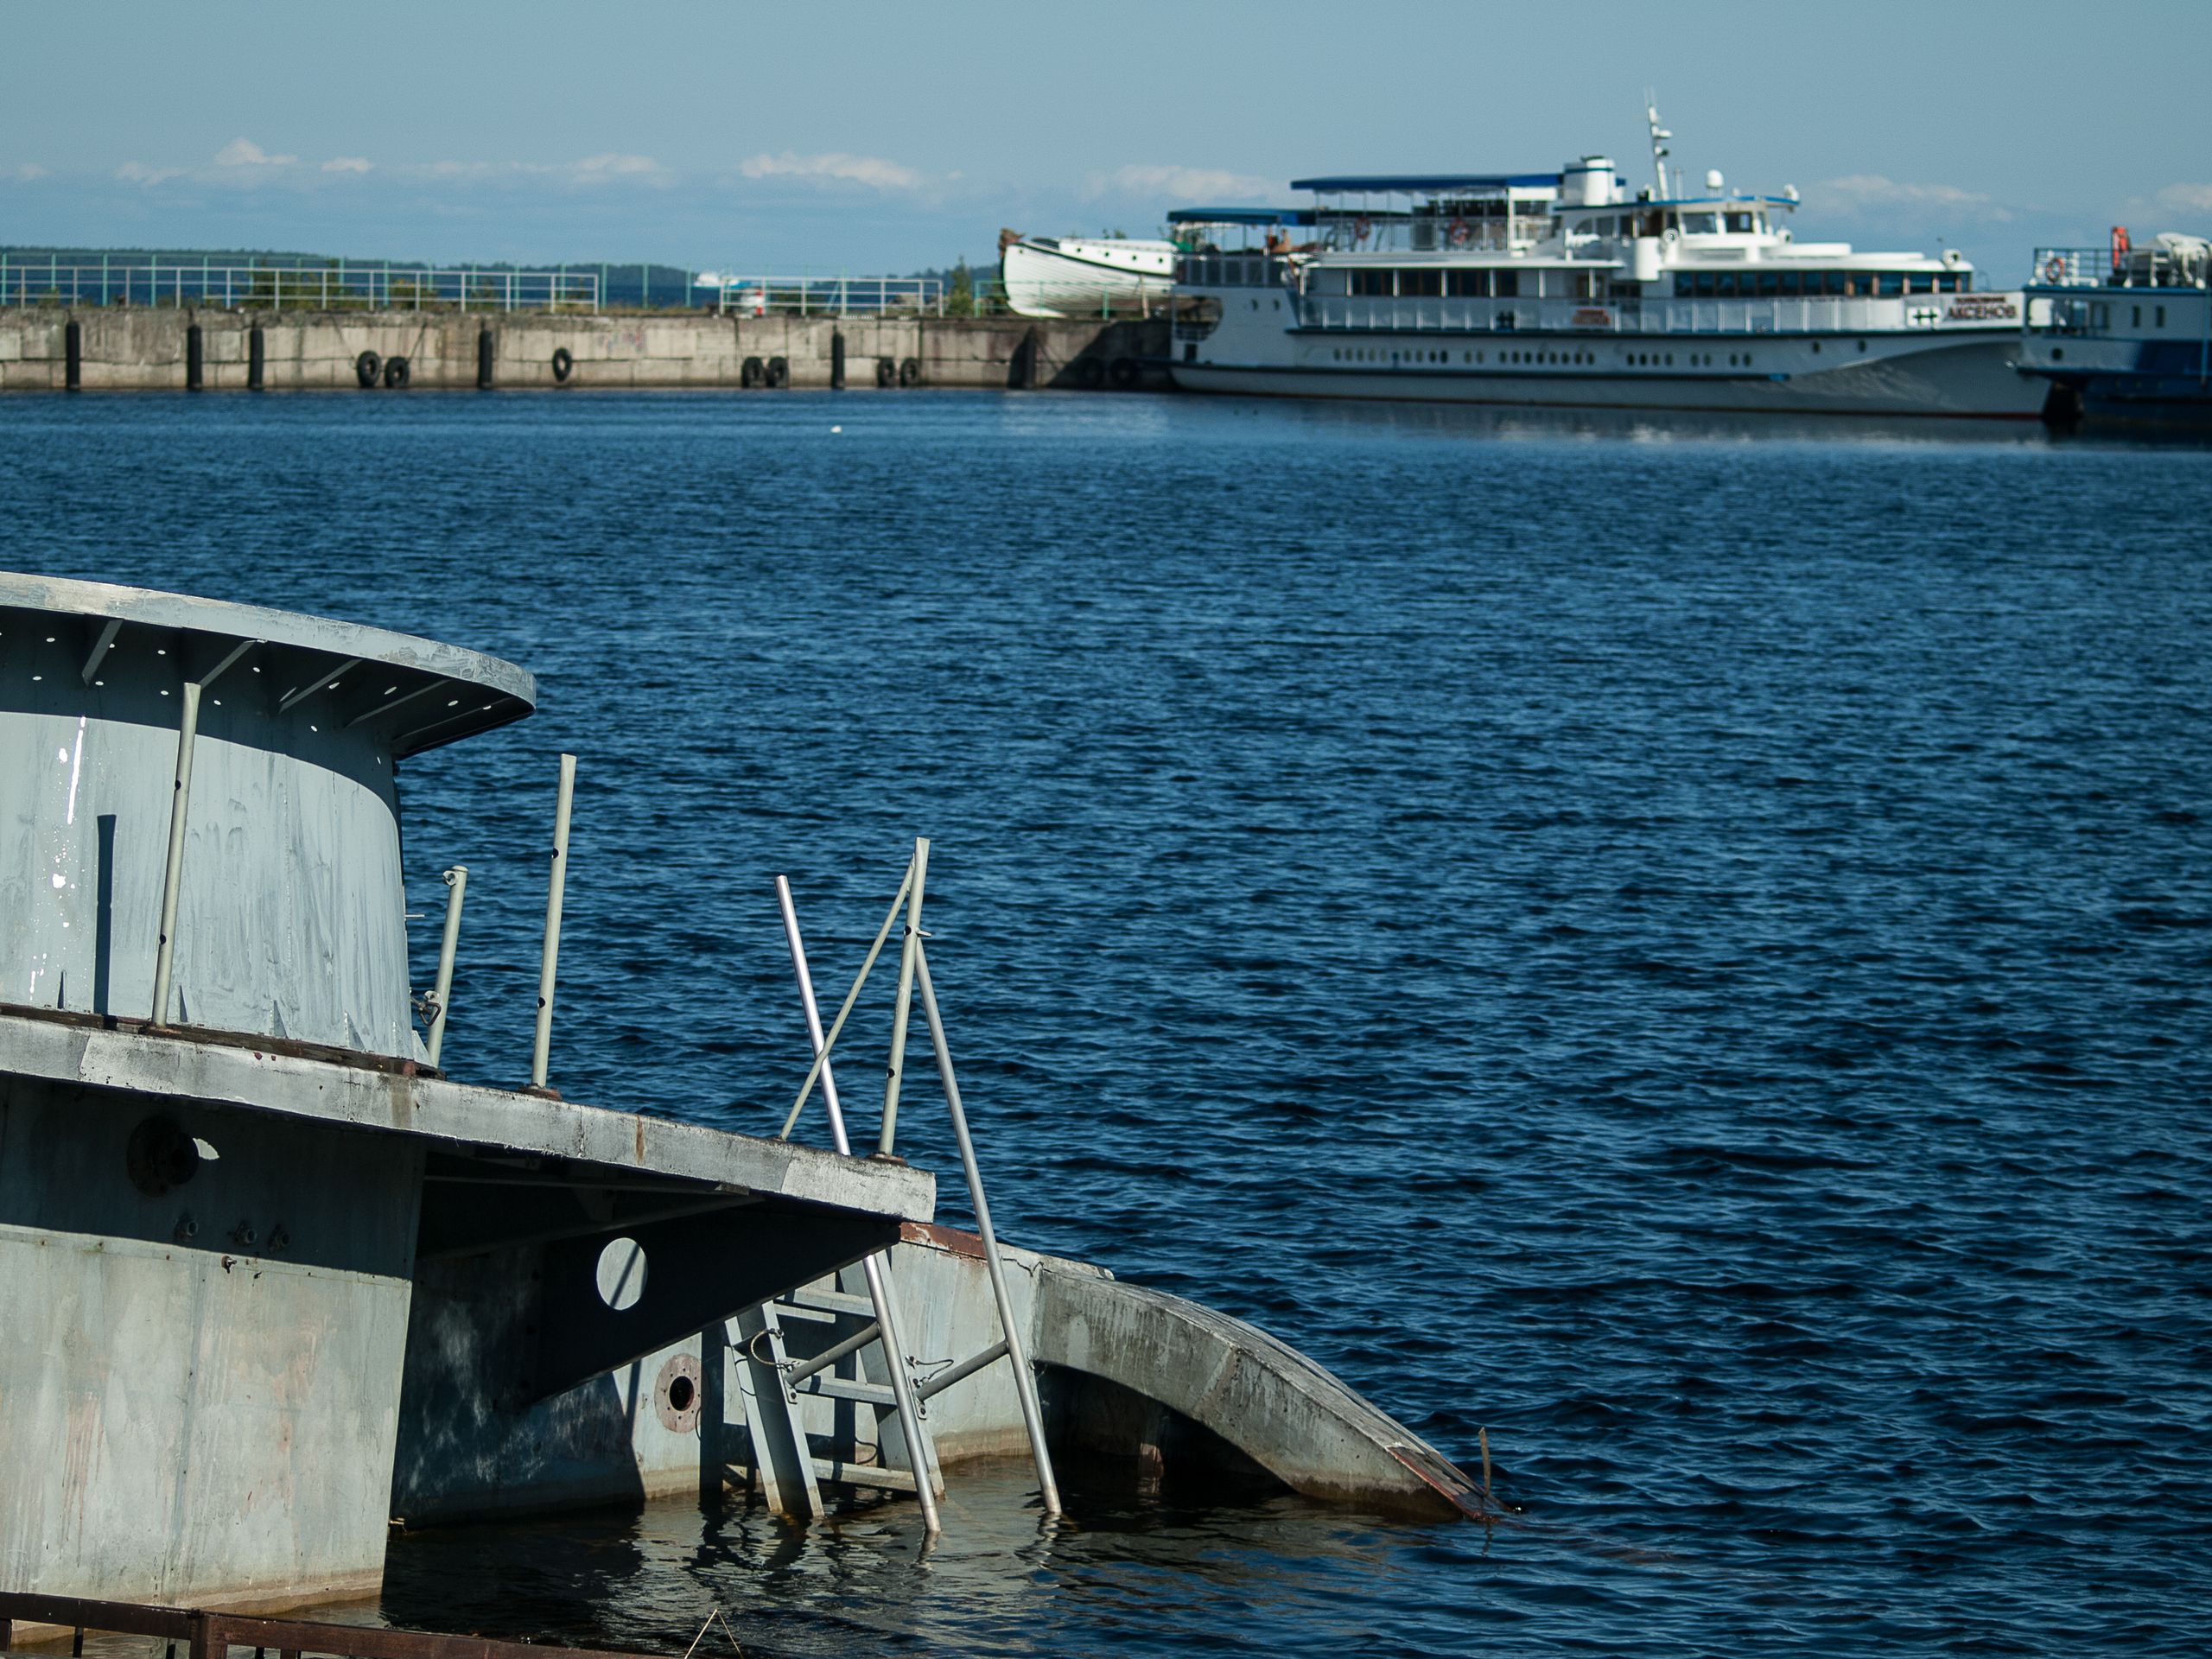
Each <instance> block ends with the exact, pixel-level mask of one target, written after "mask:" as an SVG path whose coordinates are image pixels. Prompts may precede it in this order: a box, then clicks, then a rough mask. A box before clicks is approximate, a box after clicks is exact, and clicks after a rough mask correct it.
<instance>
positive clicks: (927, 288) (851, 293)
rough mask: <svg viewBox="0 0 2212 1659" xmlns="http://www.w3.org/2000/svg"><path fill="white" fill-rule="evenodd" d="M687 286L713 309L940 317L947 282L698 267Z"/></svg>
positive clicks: (740, 312)
mask: <svg viewBox="0 0 2212 1659" xmlns="http://www.w3.org/2000/svg"><path fill="white" fill-rule="evenodd" d="M692 289H693V291H694V293H695V295H697V296H700V297H701V299H702V302H704V303H707V304H709V305H710V306H711V307H712V308H713V309H714V310H715V312H716V313H717V314H719V315H724V316H739V317H761V316H768V315H777V316H796V317H806V316H837V317H842V316H851V315H855V314H860V315H870V316H933V317H941V316H943V315H945V302H946V299H947V297H948V288H947V284H946V283H944V280H943V279H942V278H939V277H822V276H797V277H787V276H772V275H760V276H740V275H735V274H729V273H723V272H717V271H702V272H701V273H700V274H699V275H698V276H697V277H694V278H693V279H692ZM1086 291H1089V289H1088V288H1087V287H1086Z"/></svg>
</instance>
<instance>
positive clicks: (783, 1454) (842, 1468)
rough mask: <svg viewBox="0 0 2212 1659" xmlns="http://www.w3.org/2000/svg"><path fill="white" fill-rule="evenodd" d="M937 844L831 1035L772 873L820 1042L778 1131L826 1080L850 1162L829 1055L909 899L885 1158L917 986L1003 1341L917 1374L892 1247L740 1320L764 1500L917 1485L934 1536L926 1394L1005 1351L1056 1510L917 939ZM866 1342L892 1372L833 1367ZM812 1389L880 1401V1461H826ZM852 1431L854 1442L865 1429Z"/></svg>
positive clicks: (815, 1511)
mask: <svg viewBox="0 0 2212 1659" xmlns="http://www.w3.org/2000/svg"><path fill="white" fill-rule="evenodd" d="M929 855H930V844H929V842H928V841H927V840H926V839H918V840H916V842H914V855H913V859H912V861H911V862H910V863H909V864H908V865H907V867H906V875H905V877H904V879H903V880H901V881H900V882H899V891H898V893H896V894H894V895H893V899H892V901H891V908H890V910H889V911H888V912H887V913H886V914H885V916H884V918H883V925H882V926H881V927H880V928H879V929H878V930H877V931H876V936H875V942H874V944H873V945H871V946H870V947H869V949H868V957H867V958H866V960H865V961H863V962H862V963H861V969H860V972H859V973H858V974H857V975H856V976H855V977H854V980H853V985H852V988H851V990H849V991H848V992H847V993H846V995H845V1001H844V1004H843V1006H842V1007H840V1008H839V1010H838V1012H837V1018H836V1021H835V1022H834V1023H833V1024H832V1025H831V1026H830V1027H829V1032H828V1033H827V1035H825V1034H824V1033H823V1029H822V1015H821V1010H820V1008H819V1007H818V1006H817V1003H816V1001H815V996H814V979H813V976H812V975H811V974H810V972H809V971H808V968H807V961H806V947H805V944H804V941H803V940H802V938H800V935H799V928H798V912H797V910H796V908H795V907H794V906H793V905H792V902H791V883H790V882H789V881H788V880H785V878H784V877H782V876H780V875H779V876H778V877H777V878H776V898H777V900H778V903H779V906H781V908H782V911H783V918H784V936H785V940H786V942H787V943H788V944H789V945H790V947H791V969H792V971H793V973H794V974H795V975H796V976H797V977H798V990H799V1000H800V1002H801V1004H802V1005H803V1006H804V1010H805V1014H806V1029H807V1037H808V1039H809V1041H810V1044H811V1046H812V1047H813V1050H814V1064H813V1065H812V1066H811V1067H810V1069H809V1071H808V1072H807V1075H806V1081H805V1083H804V1084H802V1085H801V1086H800V1088H799V1093H798V1100H797V1101H796V1102H794V1103H793V1104H792V1106H791V1115H790V1116H788V1117H787V1118H785V1122H784V1128H783V1132H782V1135H781V1136H780V1137H779V1138H782V1139H785V1140H788V1139H789V1138H790V1137H791V1130H792V1128H794V1127H796V1126H797V1124H798V1118H799V1114H800V1113H801V1112H802V1111H804V1109H805V1107H806V1103H807V1100H808V1099H809V1097H810V1095H811V1094H812V1091H813V1089H814V1086H815V1084H816V1082H817V1080H819V1082H820V1084H821V1085H822V1103H823V1109H824V1110H825V1111H826V1112H827V1113H828V1115H829V1134H830V1139H831V1141H832V1142H833V1143H834V1144H835V1146H836V1149H837V1150H838V1151H839V1152H840V1153H842V1154H845V1155H846V1156H848V1157H849V1156H850V1155H851V1154H852V1146H851V1142H850V1141H849V1137H848V1136H847V1135H846V1131H845V1116H844V1110H843V1107H842V1102H841V1101H840V1098H839V1096H838V1093H837V1084H836V1074H835V1073H834V1072H833V1071H832V1070H831V1069H830V1065H829V1051H830V1049H831V1047H832V1046H834V1045H835V1044H836V1040H837V1037H838V1034H839V1033H841V1032H842V1031H843V1029H844V1027H845V1020H846V1019H847V1017H848V1016H849V1015H850V1014H851V1013H852V1011H853V1005H854V1003H855V1001H857V1000H858V998H859V996H860V993H861V987H862V986H863V985H864V984H865V983H866V982H867V981H868V974H869V972H870V970H872V969H874V966H875V963H876V958H877V957H879V956H880V954H881V953H882V950H883V946H884V944H885V943H886V941H887V940H888V939H889V938H890V937H891V930H892V928H893V925H896V924H897V922H898V920H899V910H900V907H901V906H904V907H905V909H906V932H905V937H904V938H903V940H902V942H901V944H900V949H899V995H898V1001H897V1002H896V1004H894V1006H893V1013H892V1029H891V1063H890V1066H889V1069H888V1071H887V1075H886V1078H885V1082H884V1091H883V1131H882V1137H881V1141H880V1145H879V1147H878V1148H877V1155H878V1156H880V1157H886V1158H888V1157H893V1156H894V1155H895V1154H893V1147H894V1145H895V1144H896V1140H897V1134H898V1124H899V1090H900V1085H901V1084H902V1081H903V1078H904V1073H905V1070H906V1035H907V1028H908V1022H909V1015H910V1014H911V1012H912V1004H913V993H914V991H915V990H916V989H917V988H918V989H919V990H920V992H921V998H922V1012H923V1016H924V1019H925V1021H926V1023H927V1025H928V1027H929V1033H930V1040H931V1046H932V1048H933V1049H934V1050H935V1051H936V1056H937V1068H938V1082H939V1083H940V1084H942V1085H943V1087H944V1099H945V1107H946V1110H947V1111H948V1113H949V1114H950V1117H951V1120H952V1130H953V1136H954V1139H955V1140H956V1141H957V1142H958V1145H959V1148H960V1164H961V1173H962V1174H963V1176H964V1177H965V1179H966V1180H967V1184H968V1192H969V1198H970V1199H971V1200H972V1202H973V1205H974V1207H975V1211H976V1231H977V1232H978V1233H980V1234H981V1235H982V1244H983V1262H984V1266H985V1268H987V1269H988V1273H989V1275H990V1281H991V1296H992V1300H993V1303H994V1305H995V1308H996V1311H997V1314H998V1324H999V1340H998V1341H996V1342H995V1343H993V1344H989V1345H988V1346H987V1347H985V1348H984V1349H982V1351H980V1352H978V1353H975V1354H972V1355H970V1356H969V1357H967V1358H966V1359H963V1360H962V1361H960V1362H959V1363H957V1364H955V1365H952V1366H950V1367H948V1368H946V1369H945V1370H941V1371H939V1372H938V1373H936V1374H935V1375H934V1376H930V1377H928V1378H927V1379H924V1378H922V1377H920V1376H917V1375H916V1374H915V1372H914V1370H913V1367H914V1364H915V1360H914V1357H913V1356H912V1354H910V1353H908V1352H907V1351H906V1344H905V1343H904V1342H903V1341H902V1340H901V1339H900V1336H899V1318H898V1309H897V1306H896V1304H895V1299H894V1297H893V1290H892V1279H891V1272H890V1266H891V1258H890V1253H889V1252H888V1251H880V1252H878V1253H877V1254H875V1255H871V1256H869V1257H868V1258H867V1259H866V1260H865V1261H863V1262H861V1268H860V1274H859V1277H860V1281H861V1284H860V1285H859V1286H856V1285H855V1284H854V1283H853V1282H852V1279H853V1273H852V1270H851V1269H849V1268H848V1269H846V1270H845V1272H844V1274H841V1275H840V1278H841V1281H842V1283H841V1284H840V1285H837V1286H831V1285H829V1284H828V1283H827V1282H826V1281H817V1282H816V1283H815V1284H812V1285H807V1286H801V1287H797V1288H795V1289H792V1290H790V1291H787V1292H785V1294H783V1295H781V1296H779V1297H778V1298H776V1299H775V1300H772V1301H769V1302H764V1303H762V1304H761V1305H760V1306H757V1307H753V1308H750V1309H747V1311H746V1312H745V1313H741V1314H740V1315H739V1316H738V1319H737V1320H736V1321H735V1324H736V1326H737V1338H738V1340H737V1347H738V1351H739V1358H740V1372H739V1375H740V1382H741V1386H740V1390H739V1391H740V1393H741V1395H742V1397H743V1400H744V1406H745V1413H746V1424H747V1429H748V1430H749V1432H750V1433H751V1435H752V1440H753V1466H754V1468H755V1469H756V1470H758V1471H759V1472H760V1482H761V1486H762V1489H763V1492H764V1494H765V1496H766V1497H767V1500H768V1504H769V1507H770V1508H771V1509H772V1510H776V1511H778V1512H779V1513H781V1514H784V1515H787V1516H791V1517H793V1518H794V1519H811V1518H813V1517H815V1516H820V1515H823V1514H824V1513H826V1507H825V1505H824V1503H823V1497H822V1488H823V1485H825V1484H828V1485H836V1486H848V1487H855V1486H868V1487H874V1488H877V1489H880V1490H883V1491H911V1492H912V1493H913V1494H914V1496H915V1497H916V1499H917V1500H918V1502H919V1503H920V1505H921V1510H922V1518H923V1522H924V1525H925V1528H926V1529H927V1530H928V1531H929V1532H930V1533H931V1534H935V1533H937V1532H939V1531H941V1530H942V1528H943V1523H942V1521H941V1519H940V1516H939V1514H938V1504H937V1500H938V1497H941V1496H942V1495H943V1494H944V1475H943V1473H942V1472H941V1471H940V1469H939V1466H938V1456H937V1447H936V1444H935V1442H934V1441H933V1440H932V1439H931V1435H930V1432H929V1424H928V1417H927V1408H926V1404H925V1402H926V1401H927V1400H928V1399H929V1398H930V1397H931V1395H936V1394H938V1393H941V1392H943V1391H944V1389H948V1388H950V1387H952V1386H953V1385H954V1384H955V1383H960V1382H962V1381H964V1380H965V1379H966V1378H968V1377H970V1376H975V1375H976V1373H978V1372H980V1371H982V1370H986V1369H987V1368H988V1367H989V1366H991V1365H994V1364H995V1363H998V1362H999V1361H1000V1360H1005V1361H1006V1362H1007V1364H1008V1365H1009V1366H1010V1367H1011V1368H1012V1370H1013V1373H1014V1395H1015V1397H1016V1399H1017V1401H1018V1402H1019V1403H1020V1408H1021V1417H1022V1425H1023V1427H1024V1428H1025V1429H1026V1430H1027V1433H1028V1438H1029V1449H1030V1454H1031V1457H1032V1459H1033V1461H1034V1463H1035V1465H1036V1469H1037V1482H1038V1487H1039V1496H1040V1497H1041V1498H1042V1500H1043V1506H1044V1510H1045V1513H1046V1515H1048V1516H1057V1515H1058V1514H1059V1513H1060V1512H1061V1509H1060V1493H1059V1485H1058V1482H1057V1481H1056V1480H1055V1478H1053V1473H1052V1454H1051V1453H1050V1452H1049V1451H1047V1449H1046V1445H1045V1425H1044V1413H1043V1410H1042V1408H1041V1407H1040V1405H1039V1402H1038V1398H1037V1382H1036V1377H1035V1376H1034V1375H1033V1372H1032V1371H1031V1370H1030V1365H1029V1357H1028V1354H1027V1351H1026V1350H1025V1348H1024V1346H1023V1344H1022V1340H1021V1334H1020V1326H1019V1322H1018V1321H1017V1320H1016V1319H1015V1318H1014V1308H1013V1303H1012V1300H1011V1299H1010V1297H1009V1296H1008V1294H1007V1282H1006V1265H1005V1262H1004V1260H1003V1259H1002V1257H1001V1255H1000V1253H999V1247H998V1236H997V1234H996V1233H995V1231H994V1230H993V1229H992V1226H991V1211H990V1205H989V1202H988V1199H987V1198H985V1197H984V1194H983V1179H982V1172H981V1171H980V1170H979V1169H978V1168H977V1166H976V1145H975V1141H974V1140H973V1138H972V1137H971V1136H970V1135H969V1131H968V1115H967V1112H966V1110H965V1109H964V1108H963V1106H962V1104H961V1100H960V1084H959V1080H958V1079H957V1077H956V1076H955V1075H954V1073H953V1069H952V1052H951V1050H950V1047H949V1046H948V1045H947V1043H946V1041H945V1034H944V1016H943V1015H942V1014H940V1013H939V1011H938V1002H937V992H936V988H935V987H934V986H933V985H932V984H931V980H930V969H929V959H928V956H927V954H926V952H925V950H924V949H923V945H922V941H923V939H924V938H925V935H924V933H923V931H922V891H923V887H924V884H925V881H926V880H927V877H928V874H929ZM861 1286H864V1287H865V1290H866V1294H865V1295H861V1294H855V1293H856V1291H857V1290H858V1289H859V1288H860V1287H861ZM841 1319H858V1320H861V1321H863V1323H861V1324H860V1325H859V1326H858V1328H857V1329H855V1330H852V1331H850V1332H848V1333H846V1334H844V1335H842V1336H840V1337H837V1338H836V1339H834V1340H832V1341H831V1342H829V1344H828V1345H826V1346H825V1347H823V1348H821V1349H820V1350H819V1351H816V1352H814V1353H813V1354H812V1355H811V1356H810V1357H806V1358H803V1359H800V1358H794V1357H792V1355H791V1350H790V1346H789V1344H787V1342H786V1334H787V1333H786V1331H785V1323H786V1321H823V1320H827V1321H829V1322H831V1323H832V1325H834V1324H835V1323H836V1321H839V1320H841ZM870 1350H874V1351H875V1357H876V1358H877V1361H878V1364H877V1370H878V1371H879V1373H880V1376H882V1377H883V1379H884V1380H883V1381H880V1382H877V1381H873V1380H870V1379H868V1377H867V1376H865V1375H863V1376H857V1377H853V1376H842V1375H839V1374H838V1371H837V1370H836V1368H837V1367H838V1366H839V1365H840V1364H841V1363H842V1362H844V1361H846V1360H847V1359H853V1360H855V1363H861V1364H864V1363H865V1361H864V1359H863V1356H866V1355H867V1354H868V1351H870ZM810 1396H812V1397H824V1396H826V1397H828V1398H829V1399H832V1400H837V1401H840V1402H849V1403H850V1404H852V1405H853V1406H854V1407H855V1408H860V1407H867V1408H871V1409H873V1410H874V1413H875V1419H876V1421H875V1428H876V1442H875V1444H876V1452H877V1456H876V1461H875V1462H874V1463H861V1462H857V1461H855V1460H852V1459H838V1458H836V1457H819V1456H817V1455H816V1454H815V1452H814V1450H813V1448H812V1446H811V1444H810V1439H809V1436H808V1434H807V1433H806V1430H805V1428H804V1423H803V1421H802V1418H801V1402H802V1401H803V1400H804V1399H806V1398H808V1397H810ZM893 1430H895V1431H896V1433H897V1435H898V1442H897V1445H896V1446H895V1447H894V1446H893V1442H892V1440H891V1438H890V1436H891V1433H892V1432H893ZM853 1438H854V1440H855V1442H856V1441H857V1436H856V1435H855V1437H853ZM894 1451H895V1452H897V1453H898V1454H899V1456H901V1457H903V1458H904V1459H905V1462H904V1465H903V1466H901V1465H897V1464H894V1463H893V1462H892V1461H891V1458H892V1455H893V1452H894Z"/></svg>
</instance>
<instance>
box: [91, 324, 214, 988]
mask: <svg viewBox="0 0 2212 1659" xmlns="http://www.w3.org/2000/svg"><path fill="white" fill-rule="evenodd" d="M72 326H74V325H72ZM199 735H200V685H199V683H198V682H197V681H194V680H187V681H186V682H185V683H184V714H183V716H182V718H181V720H180V721H179V722H178V724H177V730H176V776H175V781H174V784H173V786H172V789H171V793H170V796H169V849H168V858H167V860H166V861H164V862H163V864H162V931H161V937H160V939H159V941H158V942H157V944H156V947H155V951H154V1009H153V1023H154V1024H156V1025H157V1026H165V1025H167V1024H168V1020H169V989H170V987H171V985H172V983H173V982H175V976H176V903H177V892H178V889H179V887H180V885H181V881H182V879H183V875H184V815H185V810H186V808H187V807H188V805H189V804H191V800H192V749H193V745H194V741H196V740H197V739H198V738H199Z"/></svg>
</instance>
